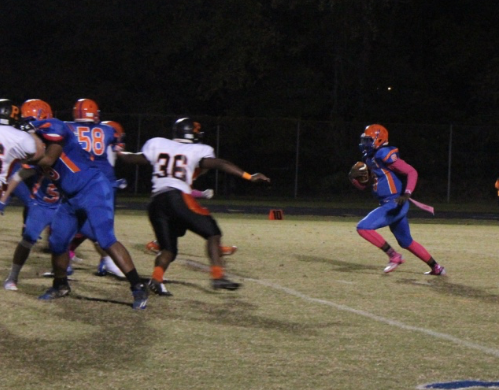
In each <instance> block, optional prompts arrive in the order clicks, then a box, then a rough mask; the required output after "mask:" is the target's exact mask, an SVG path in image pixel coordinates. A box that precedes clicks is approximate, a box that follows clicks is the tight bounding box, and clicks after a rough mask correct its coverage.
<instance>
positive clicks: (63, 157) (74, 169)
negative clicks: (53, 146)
mask: <svg viewBox="0 0 499 390" xmlns="http://www.w3.org/2000/svg"><path fill="white" fill-rule="evenodd" d="M59 158H60V159H61V160H62V162H63V163H64V164H65V165H66V166H67V167H68V168H69V169H70V170H71V172H80V168H78V167H77V166H76V164H75V163H74V162H73V161H71V159H70V158H69V157H68V156H67V154H66V153H64V152H62V153H61V156H60V157H59Z"/></svg>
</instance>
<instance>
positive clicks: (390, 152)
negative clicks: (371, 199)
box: [363, 146, 405, 202]
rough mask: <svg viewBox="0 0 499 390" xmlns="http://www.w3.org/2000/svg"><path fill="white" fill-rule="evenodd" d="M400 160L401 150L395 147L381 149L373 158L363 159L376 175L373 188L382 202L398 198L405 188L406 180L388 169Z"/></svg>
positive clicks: (366, 157)
mask: <svg viewBox="0 0 499 390" xmlns="http://www.w3.org/2000/svg"><path fill="white" fill-rule="evenodd" d="M399 158H400V156H399V150H398V148H396V147H394V146H384V147H381V148H379V149H377V150H376V152H375V153H374V155H373V156H371V157H368V156H364V158H363V160H364V162H365V163H366V164H367V166H368V167H369V169H370V170H371V172H373V173H374V174H375V175H376V181H375V182H374V184H373V187H372V188H373V193H374V195H375V196H376V197H377V198H378V200H379V201H380V202H383V201H387V200H391V199H395V198H398V197H399V196H400V194H402V192H403V190H404V188H405V179H403V178H402V177H401V176H399V175H397V174H396V173H395V172H393V171H392V170H390V169H388V165H390V164H392V163H394V162H395V161H397V160H398V159H399Z"/></svg>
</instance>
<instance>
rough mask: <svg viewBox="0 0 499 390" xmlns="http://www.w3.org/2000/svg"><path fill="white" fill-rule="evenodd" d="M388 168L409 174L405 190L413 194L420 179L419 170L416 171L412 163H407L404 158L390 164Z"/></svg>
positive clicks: (402, 173)
mask: <svg viewBox="0 0 499 390" xmlns="http://www.w3.org/2000/svg"><path fill="white" fill-rule="evenodd" d="M388 168H389V169H390V170H392V171H394V172H395V173H399V174H401V175H405V176H407V185H406V187H405V192H408V193H410V194H412V192H413V191H414V189H415V188H416V183H417V181H418V171H416V169H414V167H413V166H412V165H409V164H407V163H406V162H405V161H404V160H397V161H395V162H394V163H393V164H390V165H388Z"/></svg>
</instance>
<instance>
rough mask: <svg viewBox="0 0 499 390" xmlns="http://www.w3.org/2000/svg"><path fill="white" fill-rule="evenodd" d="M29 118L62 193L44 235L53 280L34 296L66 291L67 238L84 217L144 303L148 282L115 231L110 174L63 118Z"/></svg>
mask: <svg viewBox="0 0 499 390" xmlns="http://www.w3.org/2000/svg"><path fill="white" fill-rule="evenodd" d="M31 124H32V126H33V127H34V128H35V129H36V130H35V131H36V134H37V135H38V136H39V137H40V138H41V140H42V141H43V142H44V143H45V144H46V145H47V146H46V150H45V154H44V155H43V157H42V158H41V159H40V160H39V161H38V162H37V164H38V165H39V166H40V167H41V168H42V169H43V171H44V174H45V175H46V176H48V177H49V178H50V179H51V180H52V181H53V182H54V184H55V185H56V186H57V188H58V189H59V191H60V192H61V193H62V194H63V195H64V197H63V200H62V202H61V204H60V206H59V208H58V209H57V212H56V215H55V217H54V220H53V223H52V233H51V234H50V238H49V245H50V249H51V252H52V269H53V270H54V280H53V284H52V287H51V288H49V289H48V290H47V291H46V292H45V294H43V295H41V296H40V297H39V299H42V300H52V299H57V298H61V297H64V296H67V295H68V294H69V293H70V291H71V288H70V286H69V283H68V278H67V267H68V265H69V255H68V249H69V244H70V242H71V239H72V238H73V237H74V235H75V234H76V233H77V232H79V231H80V230H81V229H82V226H83V224H85V223H88V226H89V227H90V229H89V230H90V233H91V235H89V238H91V239H93V240H94V241H97V242H98V243H99V245H100V247H101V248H102V249H103V250H104V251H105V252H106V253H107V254H108V255H109V256H111V258H112V259H113V261H114V262H115V263H116V264H117V265H118V267H119V268H120V269H121V271H122V272H123V273H124V274H125V277H126V279H127V280H128V281H129V283H130V288H131V290H132V295H133V304H132V307H133V308H134V309H145V308H146V305H147V299H148V291H147V288H146V286H144V285H143V284H142V283H141V280H140V277H139V274H138V273H137V270H136V268H135V265H134V263H133V261H132V258H131V257H130V254H129V252H128V250H127V249H126V248H125V247H124V246H123V244H121V243H120V242H119V241H118V240H117V239H116V236H115V234H114V206H113V190H112V188H111V185H110V182H109V180H108V179H107V178H106V177H105V176H104V174H103V173H102V172H101V171H100V170H99V169H97V168H96V167H95V166H94V165H93V164H92V161H91V160H90V157H89V154H88V153H87V152H85V151H84V150H83V149H82V148H81V146H80V144H79V143H78V140H77V139H76V136H75V135H74V133H73V131H72V130H71V129H70V128H69V127H68V126H67V125H66V124H65V123H64V122H62V121H60V120H58V119H55V118H50V119H44V120H37V121H33V122H31Z"/></svg>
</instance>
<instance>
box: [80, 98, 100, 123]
mask: <svg viewBox="0 0 499 390" xmlns="http://www.w3.org/2000/svg"><path fill="white" fill-rule="evenodd" d="M99 114H100V111H99V106H98V105H97V103H96V102H94V101H93V100H92V99H79V100H78V101H77V102H76V104H75V105H74V107H73V119H74V120H75V121H76V122H94V123H99Z"/></svg>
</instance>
